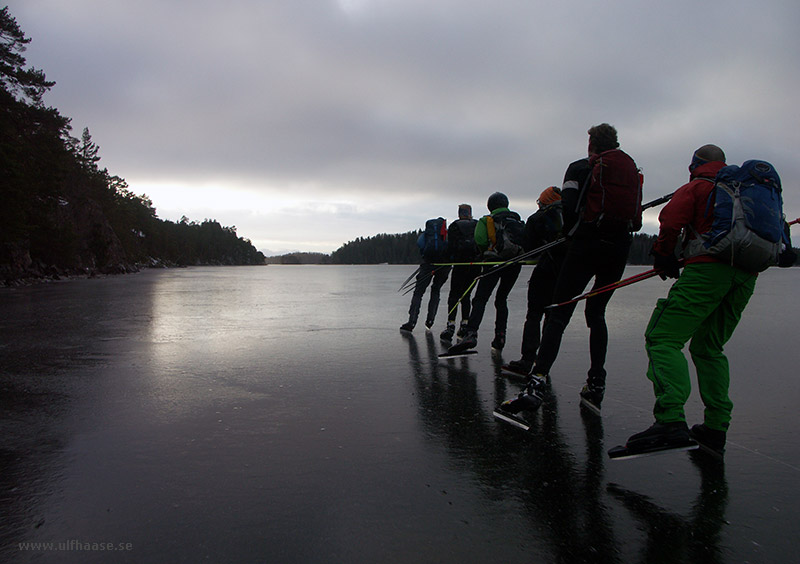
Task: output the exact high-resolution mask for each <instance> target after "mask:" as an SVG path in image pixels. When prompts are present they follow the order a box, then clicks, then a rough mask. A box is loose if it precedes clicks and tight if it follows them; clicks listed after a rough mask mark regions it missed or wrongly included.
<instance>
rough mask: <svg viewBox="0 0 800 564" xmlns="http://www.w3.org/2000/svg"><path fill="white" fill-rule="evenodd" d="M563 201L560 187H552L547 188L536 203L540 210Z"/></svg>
mask: <svg viewBox="0 0 800 564" xmlns="http://www.w3.org/2000/svg"><path fill="white" fill-rule="evenodd" d="M559 200H561V189H560V188H559V187H558V186H550V187H549V188H545V189H544V190H543V191H542V193H541V194H539V199H538V200H536V203H537V204H539V207H540V208H543V207H545V206H549V205H550V204H554V203H556V202H558V201H559Z"/></svg>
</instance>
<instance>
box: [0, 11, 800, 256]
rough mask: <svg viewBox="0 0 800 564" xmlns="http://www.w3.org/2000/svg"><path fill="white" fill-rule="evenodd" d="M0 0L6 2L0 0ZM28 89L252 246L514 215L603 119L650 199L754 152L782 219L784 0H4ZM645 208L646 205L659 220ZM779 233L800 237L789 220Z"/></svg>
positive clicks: (148, 179) (172, 213) (560, 171)
mask: <svg viewBox="0 0 800 564" xmlns="http://www.w3.org/2000/svg"><path fill="white" fill-rule="evenodd" d="M0 4H2V2H0ZM8 6H9V9H10V11H11V14H12V15H13V16H14V17H15V18H16V19H17V21H18V23H19V25H20V27H21V28H22V30H23V31H24V33H25V34H26V35H27V36H28V37H30V38H31V39H32V43H31V44H30V45H29V48H28V50H27V52H26V53H25V56H26V57H27V60H28V64H29V65H32V66H34V67H36V68H38V69H41V70H43V71H44V72H45V74H46V75H47V78H48V79H50V80H54V81H55V82H56V85H55V86H54V87H53V89H52V90H51V91H50V92H49V93H48V94H47V95H46V97H45V102H46V103H47V104H48V105H50V106H53V107H56V108H58V110H59V111H60V112H61V114H62V115H64V116H66V117H69V118H71V119H72V125H73V134H74V136H76V137H79V136H80V133H81V131H82V130H83V128H84V127H88V128H89V130H90V132H91V134H92V137H93V140H94V141H95V142H96V143H97V144H98V145H99V146H100V156H101V157H102V161H101V163H100V165H101V166H103V167H106V168H108V170H109V172H110V173H112V174H116V175H118V176H121V177H122V178H124V179H125V180H126V181H127V182H128V184H129V186H130V188H131V190H132V191H133V192H135V193H136V194H143V193H144V194H147V195H148V196H149V197H150V198H151V199H152V200H153V204H154V206H155V207H156V210H157V214H158V216H159V217H160V218H162V219H169V220H173V221H177V220H179V219H180V218H181V216H184V215H185V216H187V217H188V218H189V219H191V220H194V221H202V220H203V219H206V218H208V219H216V220H218V221H219V222H220V223H222V224H223V225H225V226H236V228H237V233H238V234H239V235H240V236H242V237H245V238H248V239H250V240H251V241H252V242H253V244H254V245H255V246H256V247H257V248H258V249H259V250H261V251H263V252H264V253H265V254H268V255H269V254H273V253H283V252H287V251H290V250H301V251H319V252H331V251H333V250H335V249H336V248H338V247H339V246H340V245H342V244H343V243H345V242H347V241H350V240H353V239H355V238H357V237H361V236H363V237H366V236H371V235H375V234H378V233H401V232H406V231H410V230H414V229H418V228H421V227H422V226H423V225H424V222H425V220H426V219H428V218H430V217H436V216H440V215H441V216H444V217H446V218H447V219H448V220H452V219H454V218H455V216H456V211H457V206H458V204H460V203H462V202H467V203H470V204H472V205H473V209H474V211H475V214H476V216H477V215H482V214H484V213H486V206H485V203H486V199H487V197H488V196H489V195H490V194H491V193H492V192H494V191H496V190H500V191H502V192H505V193H506V194H507V195H508V196H509V199H510V201H511V208H512V209H514V210H516V211H518V212H520V214H521V215H523V217H527V216H528V215H529V214H531V213H533V211H535V201H536V198H537V196H538V195H539V193H540V192H541V190H542V189H544V188H545V187H547V186H549V185H552V184H556V185H560V184H561V182H562V180H563V175H564V171H565V169H566V167H567V165H568V164H569V163H570V162H571V161H573V160H575V159H577V158H580V157H583V156H585V153H586V141H587V135H586V130H587V129H588V128H589V127H590V126H591V125H595V124H598V123H602V122H608V123H611V124H612V125H614V126H616V127H617V129H618V131H619V138H620V142H621V144H622V148H623V149H624V150H625V151H627V152H628V153H629V154H630V155H631V156H632V157H633V158H634V159H635V160H636V162H637V164H638V165H639V166H640V167H641V168H642V169H643V172H644V175H645V190H644V192H645V193H644V196H645V200H650V199H653V198H656V197H658V196H661V195H664V194H667V193H669V192H672V191H673V190H674V189H675V188H677V187H678V186H679V185H681V184H683V183H684V182H686V181H687V178H688V171H687V168H686V167H687V165H688V163H689V160H690V157H691V154H692V152H693V151H694V149H696V148H697V147H699V146H700V145H703V144H705V143H715V144H718V145H720V146H721V147H722V148H723V149H724V150H725V151H726V153H727V155H728V162H729V163H731V164H741V163H742V161H744V160H746V159H749V158H761V159H765V160H768V161H770V162H772V163H773V164H774V165H775V167H776V168H777V170H778V172H779V173H780V175H781V177H782V180H783V185H784V200H785V205H784V207H785V211H786V215H787V217H788V218H789V219H794V218H796V217H798V216H800V195H799V194H798V187H800V162H799V161H798V158H797V155H796V152H797V150H798V148H800V123H799V120H798V117H797V116H798V110H797V107H796V106H797V99H798V92H800V78H799V77H798V72H800V32H799V31H798V30H800V2H798V1H797V0H785V1H782V0H781V1H778V0H760V1H758V2H741V1H735V0H733V1H731V0H726V1H721V0H712V1H703V2H697V1H696V0H693V1H683V0H670V1H669V2H648V1H642V0H629V1H614V0H603V1H590V0H584V1H580V2H576V1H570V0H559V1H552V2H550V1H531V0H491V1H488V0H484V1H477V0H226V1H225V2H219V1H214V2H210V1H206V0H136V1H131V0H102V1H101V0H11V1H10V2H8ZM656 216H657V211H656V212H653V213H652V214H648V215H646V225H645V231H647V232H651V233H653V232H655V229H656V226H657V221H656ZM794 235H795V238H796V239H800V234H799V233H797V232H795V233H794Z"/></svg>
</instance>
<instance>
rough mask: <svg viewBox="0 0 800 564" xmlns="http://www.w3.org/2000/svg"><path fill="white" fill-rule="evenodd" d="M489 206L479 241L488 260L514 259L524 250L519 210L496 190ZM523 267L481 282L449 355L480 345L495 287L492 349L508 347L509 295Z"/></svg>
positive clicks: (478, 231) (477, 236) (478, 230)
mask: <svg viewBox="0 0 800 564" xmlns="http://www.w3.org/2000/svg"><path fill="white" fill-rule="evenodd" d="M487 207H488V208H489V211H490V214H489V215H485V216H483V217H482V218H481V219H480V220H479V221H478V224H477V225H476V226H475V244H476V245H477V247H478V250H479V251H480V252H481V253H483V257H484V259H487V260H491V259H495V260H496V259H498V258H510V257H509V255H513V254H514V253H518V254H519V253H521V252H522V251H523V247H522V239H523V237H524V224H523V223H522V220H521V219H520V216H519V214H518V213H517V212H514V211H511V210H509V209H508V197H507V196H506V195H505V194H503V193H502V192H495V193H494V194H492V195H491V196H489V200H488V201H487ZM514 239H517V241H514ZM512 247H518V249H512ZM492 268H494V267H493V266H490V265H486V266H483V267H482V272H481V274H486V273H488V272H490V271H491V270H492ZM521 269H522V266H521V265H520V264H512V265H509V266H507V267H505V268H503V269H501V270H499V271H498V272H497V273H496V274H491V275H489V276H485V277H483V278H481V279H480V280H479V281H478V286H477V288H476V290H475V296H474V297H473V298H472V311H471V312H470V316H469V321H467V325H466V328H465V331H464V337H463V338H462V339H461V341H460V342H458V343H456V344H455V345H453V346H452V347H450V349H449V350H448V351H447V354H459V353H462V352H464V351H467V350H469V349H474V348H475V347H476V346H477V344H478V328H479V327H480V324H481V321H482V320H483V315H484V313H485V311H486V305H487V303H488V302H489V298H491V296H492V292H493V291H494V289H495V287H497V293H496V294H495V298H494V307H495V311H496V313H495V327H494V330H495V331H494V340H493V341H492V348H493V349H495V350H501V349H502V348H503V347H504V346H505V340H506V325H507V324H508V295H509V294H510V293H511V289H512V288H513V287H514V283H515V282H516V281H517V278H518V277H519V273H520V270H521ZM498 284H499V285H498Z"/></svg>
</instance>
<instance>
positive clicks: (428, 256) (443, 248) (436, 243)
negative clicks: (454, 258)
mask: <svg viewBox="0 0 800 564" xmlns="http://www.w3.org/2000/svg"><path fill="white" fill-rule="evenodd" d="M417 246H418V247H419V251H420V254H421V255H422V262H421V263H420V266H419V270H418V272H417V276H416V278H415V280H414V293H413V294H412V296H411V305H410V306H409V308H408V321H407V322H406V323H404V324H403V325H401V326H400V330H401V331H413V330H414V327H415V326H416V325H417V319H418V318H419V312H420V309H421V308H422V297H423V296H424V295H425V290H426V289H427V288H428V285H429V284H430V286H431V295H430V297H429V298H428V312H427V317H426V318H425V327H426V328H427V329H430V328H431V327H433V322H434V320H435V318H436V310H437V309H438V308H439V294H440V292H441V289H442V286H444V283H445V282H447V276H448V274H449V273H450V267H449V266H442V265H439V266H437V265H436V264H435V263H438V262H443V261H444V260H445V259H446V258H447V222H446V221H445V219H444V218H442V217H439V218H436V219H429V220H428V221H427V222H425V230H424V231H423V232H422V233H421V234H420V236H419V239H417ZM431 282H432V284H431Z"/></svg>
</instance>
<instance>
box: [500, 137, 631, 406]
mask: <svg viewBox="0 0 800 564" xmlns="http://www.w3.org/2000/svg"><path fill="white" fill-rule="evenodd" d="M588 133H589V147H588V154H589V158H588V159H580V160H578V161H575V162H573V163H572V164H570V166H569V167H568V168H567V172H566V174H565V176H564V185H563V187H562V191H561V197H562V206H563V210H564V223H565V225H564V232H565V233H568V234H570V235H569V236H570V240H569V242H568V247H567V254H566V257H565V258H564V263H563V265H562V267H561V272H560V273H559V276H558V280H557V281H556V288H555V291H554V293H553V303H562V302H564V301H567V300H569V299H571V298H572V297H573V296H576V295H578V294H579V293H581V291H582V290H583V289H584V288H585V287H586V284H587V283H588V282H589V281H590V280H591V279H592V278H594V286H593V287H594V288H600V287H603V286H606V285H608V284H611V283H613V282H616V281H617V280H620V279H621V278H622V274H623V272H624V270H625V265H626V262H627V259H628V251H629V249H630V245H631V241H632V240H633V237H632V235H631V232H632V231H638V230H639V229H640V228H641V225H642V182H641V176H640V174H639V170H638V168H637V167H636V163H635V162H634V160H633V159H632V158H631V157H630V156H629V155H628V154H626V153H625V152H624V151H622V150H621V149H619V142H618V140H617V130H616V129H615V128H614V127H612V126H611V125H609V124H607V123H603V124H600V125H596V126H594V127H592V128H590V129H589V131H588ZM612 295H613V291H611V292H605V293H602V294H599V295H597V296H593V297H591V298H589V299H588V300H586V307H585V318H586V324H587V326H588V327H589V355H590V359H591V366H590V368H589V372H588V377H587V381H586V385H585V386H584V387H583V389H582V390H581V392H580V395H581V404H582V405H584V406H586V407H588V408H589V409H590V410H592V411H594V412H596V413H599V410H600V405H601V402H602V401H603V395H604V392H605V383H606V370H605V360H606V351H607V346H608V329H607V327H606V320H605V311H606V306H607V305H608V302H609V300H610V299H611V297H612ZM575 305H576V304H575V303H572V304H569V305H564V306H561V307H557V308H554V309H553V310H552V311H551V312H550V314H549V315H548V316H547V319H546V321H545V324H544V327H543V329H542V340H541V343H540V345H539V352H538V354H537V357H536V361H535V363H534V366H533V368H532V373H531V377H530V380H529V383H528V386H527V390H526V392H525V393H523V394H521V395H520V397H519V398H517V399H516V400H513V399H512V400H509V401H507V402H504V404H503V405H502V406H501V408H503V409H505V410H507V411H510V412H516V411H518V410H519V409H522V408H526V406H529V405H534V404H536V405H538V404H540V403H541V398H540V397H538V396H537V397H536V398H534V399H533V400H532V401H531V398H526V397H525V396H526V395H533V396H536V390H537V389H541V388H542V387H544V386H546V385H547V383H548V381H549V374H550V368H551V367H552V366H553V363H554V362H555V361H556V357H557V356H558V351H559V348H560V346H561V338H562V336H563V334H564V331H565V329H566V328H567V325H568V324H569V321H570V319H571V317H572V313H573V312H574V311H575ZM518 400H519V401H518Z"/></svg>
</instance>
